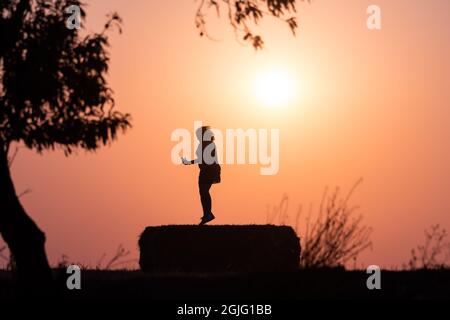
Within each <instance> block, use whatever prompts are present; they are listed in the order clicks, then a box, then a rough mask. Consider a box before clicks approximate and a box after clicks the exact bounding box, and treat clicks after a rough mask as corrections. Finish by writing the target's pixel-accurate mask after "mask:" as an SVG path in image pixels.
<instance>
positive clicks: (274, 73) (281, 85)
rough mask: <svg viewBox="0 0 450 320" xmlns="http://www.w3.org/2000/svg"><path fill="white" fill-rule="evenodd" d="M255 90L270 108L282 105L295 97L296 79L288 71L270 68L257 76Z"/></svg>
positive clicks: (262, 101) (258, 96)
mask: <svg viewBox="0 0 450 320" xmlns="http://www.w3.org/2000/svg"><path fill="white" fill-rule="evenodd" d="M253 91H254V94H255V96H256V98H257V99H258V100H259V101H260V102H261V103H262V104H263V105H265V106H267V107H270V108H277V107H282V106H284V105H286V104H287V103H288V102H289V101H290V100H291V99H292V97H293V94H294V81H293V79H292V77H291V75H290V74H289V73H288V72H286V71H284V70H281V69H270V70H266V71H264V72H262V73H260V74H259V75H258V76H257V78H256V79H255V82H254V88H253Z"/></svg>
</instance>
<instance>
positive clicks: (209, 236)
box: [139, 225, 300, 272]
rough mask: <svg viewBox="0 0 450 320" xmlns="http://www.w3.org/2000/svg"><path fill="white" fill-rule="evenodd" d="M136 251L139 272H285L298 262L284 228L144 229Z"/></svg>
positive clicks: (292, 237) (293, 239) (294, 240)
mask: <svg viewBox="0 0 450 320" xmlns="http://www.w3.org/2000/svg"><path fill="white" fill-rule="evenodd" d="M139 248H140V261H139V264H140V266H141V269H142V270H143V271H144V272H173V271H178V272H227V271H232V272H235V271H239V272H242V271H244V272H246V271H291V270H296V269H297V268H298V266H299V259H300V242H299V238H298V237H297V235H296V234H295V232H294V230H293V229H292V228H291V227H287V226H272V225H224V226H220V225H219V226H216V225H213V226H192V225H178V226H161V227H147V228H146V229H145V231H144V232H143V233H142V235H141V237H140V239H139Z"/></svg>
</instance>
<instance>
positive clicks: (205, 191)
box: [181, 126, 221, 225]
mask: <svg viewBox="0 0 450 320" xmlns="http://www.w3.org/2000/svg"><path fill="white" fill-rule="evenodd" d="M195 135H196V136H197V139H198V141H199V145H198V147H197V150H196V151H195V156H196V159H195V160H190V161H189V160H186V158H184V157H183V158H181V160H182V162H183V164H184V165H190V164H196V163H197V164H198V166H199V168H200V174H199V176H198V190H199V193H200V201H201V203H202V208H203V217H202V218H201V221H200V225H204V224H206V223H208V222H210V221H212V220H214V219H215V216H214V214H213V213H212V211H211V209H212V201H211V195H210V194H209V190H210V189H211V186H212V185H213V184H214V183H220V171H221V168H220V165H219V161H218V159H217V153H216V144H215V143H214V134H213V132H212V131H211V127H209V126H204V127H201V128H198V129H197V130H196V132H195Z"/></svg>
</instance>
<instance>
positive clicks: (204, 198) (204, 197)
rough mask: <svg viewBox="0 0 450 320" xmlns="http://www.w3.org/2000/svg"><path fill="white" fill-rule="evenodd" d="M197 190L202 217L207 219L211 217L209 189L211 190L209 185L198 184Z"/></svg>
mask: <svg viewBox="0 0 450 320" xmlns="http://www.w3.org/2000/svg"><path fill="white" fill-rule="evenodd" d="M198 188H199V191H200V201H201V203H202V208H203V217H204V218H205V217H208V216H211V215H212V212H211V195H210V194H209V189H210V188H211V184H210V183H199V184H198Z"/></svg>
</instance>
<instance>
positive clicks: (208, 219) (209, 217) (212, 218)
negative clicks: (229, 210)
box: [200, 213, 216, 226]
mask: <svg viewBox="0 0 450 320" xmlns="http://www.w3.org/2000/svg"><path fill="white" fill-rule="evenodd" d="M215 218H216V217H215V216H214V215H213V214H212V213H211V214H209V215H207V216H204V217H202V220H201V221H200V225H201V226H202V225H204V224H207V223H208V222H210V221H212V220H214V219H215Z"/></svg>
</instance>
